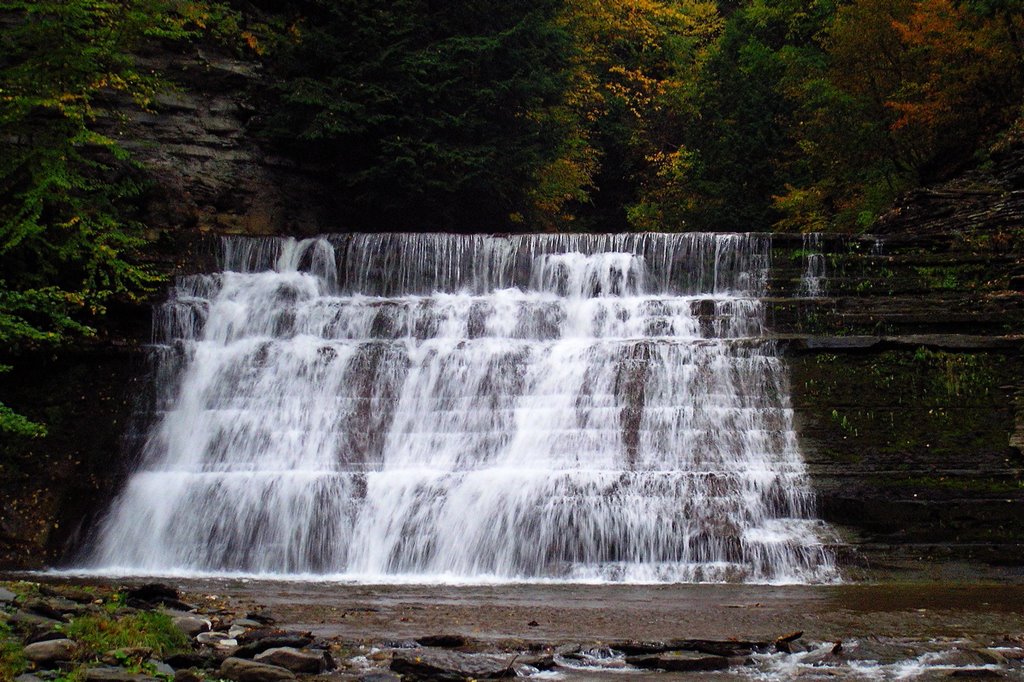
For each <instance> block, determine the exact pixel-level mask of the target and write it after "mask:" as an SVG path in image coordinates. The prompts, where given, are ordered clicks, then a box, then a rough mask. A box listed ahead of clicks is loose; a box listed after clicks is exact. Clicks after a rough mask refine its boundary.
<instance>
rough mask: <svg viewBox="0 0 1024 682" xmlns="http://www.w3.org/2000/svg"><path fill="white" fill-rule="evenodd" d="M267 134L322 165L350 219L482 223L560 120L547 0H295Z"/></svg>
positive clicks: (380, 224) (560, 41) (512, 192)
mask: <svg viewBox="0 0 1024 682" xmlns="http://www.w3.org/2000/svg"><path fill="white" fill-rule="evenodd" d="M292 4H293V6H294V7H295V11H296V13H297V15H298V16H297V18H296V19H295V21H294V23H293V29H292V35H293V40H292V42H291V44H290V45H289V46H287V47H283V48H282V49H281V51H280V52H279V54H278V59H276V60H275V61H274V62H273V63H272V67H273V70H274V71H275V72H276V73H277V74H278V76H279V78H280V84H279V86H278V87H277V89H276V90H275V92H274V93H273V94H274V97H273V100H272V102H271V103H269V104H268V109H270V110H272V111H274V112H275V113H274V114H273V115H272V116H271V117H270V120H269V121H268V125H267V127H266V132H267V134H268V135H270V136H272V137H273V138H275V139H277V140H278V141H280V142H282V143H283V144H284V145H286V146H290V147H291V149H292V151H293V153H296V154H297V155H298V156H299V157H300V158H303V159H306V160H307V161H308V160H310V159H312V160H314V161H317V162H320V163H322V164H324V165H325V166H328V167H329V168H330V169H331V172H332V173H333V174H334V176H335V177H336V179H337V183H338V190H339V196H338V206H339V218H340V220H342V221H343V225H344V226H346V227H351V228H354V229H364V230H372V229H428V230H429V229H450V230H472V229H496V228H499V227H501V226H502V225H507V224H508V223H509V222H510V220H511V216H513V215H514V214H516V213H520V214H521V213H522V212H523V211H524V210H525V207H526V204H527V203H528V202H527V198H526V197H527V195H528V193H529V191H530V189H531V187H532V186H533V185H534V182H535V178H536V177H537V174H538V172H539V171H540V169H541V168H543V167H545V166H546V165H547V164H549V163H550V162H551V161H552V159H553V152H554V150H555V149H557V148H558V147H559V145H560V144H561V142H560V141H561V139H562V134H561V132H560V130H559V129H558V128H559V125H558V124H559V121H558V119H557V117H551V116H545V115H543V113H544V112H545V111H546V109H547V108H549V107H552V106H554V105H556V104H558V102H559V99H560V97H561V96H562V93H563V91H564V89H565V83H564V66H565V64H566V51H567V49H568V45H567V43H566V37H565V35H564V33H563V32H562V31H561V30H560V29H559V27H558V26H557V25H556V24H555V23H554V21H553V17H554V13H555V11H556V10H557V3H555V2H553V1H552V0H531V1H530V2H520V3H506V2H499V1H497V0H495V1H492V2H449V3H443V4H439V5H436V6H435V5H432V4H428V3H424V2H420V1H418V0H401V1H399V2H379V1H377V2H356V1H355V0H343V1H340V2H336V1H333V0H331V1H328V0H305V1H303V2H296V3H292Z"/></svg>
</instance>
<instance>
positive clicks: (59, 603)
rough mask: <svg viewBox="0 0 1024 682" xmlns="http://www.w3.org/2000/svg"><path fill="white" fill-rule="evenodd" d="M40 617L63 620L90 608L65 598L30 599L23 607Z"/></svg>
mask: <svg viewBox="0 0 1024 682" xmlns="http://www.w3.org/2000/svg"><path fill="white" fill-rule="evenodd" d="M23 608H24V609H25V610H26V611H30V612H31V613H34V614H36V615H38V616H43V617H45V618H52V619H54V620H63V619H64V616H69V615H78V614H80V613H82V612H83V611H85V610H86V609H87V608H88V607H87V606H83V605H81V604H79V603H77V602H73V601H71V600H70V599H65V598H64V597H46V598H44V599H30V600H28V601H26V602H25V605H24V607H23Z"/></svg>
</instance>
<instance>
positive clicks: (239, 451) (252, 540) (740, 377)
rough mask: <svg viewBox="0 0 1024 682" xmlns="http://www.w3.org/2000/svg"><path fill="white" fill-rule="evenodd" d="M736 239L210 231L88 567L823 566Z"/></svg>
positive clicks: (510, 573)
mask: <svg viewBox="0 0 1024 682" xmlns="http://www.w3.org/2000/svg"><path fill="white" fill-rule="evenodd" d="M770 247H771V242H770V237H768V236H766V235H755V234H701V233H694V234H630V235H523V236H511V237H491V236H458V235H439V234H364V235H337V236H325V237H319V238H314V239H306V240H302V241H297V240H294V239H242V238H229V239H226V240H225V242H224V245H223V254H222V266H223V270H222V271H221V272H219V273H216V274H208V275H195V276H189V277H182V278H180V279H179V280H178V281H177V283H176V284H175V286H174V288H173V290H172V292H171V295H170V298H169V300H168V301H167V303H166V304H164V305H163V306H162V307H161V308H160V309H159V310H158V311H157V313H156V315H155V318H154V338H155V344H154V349H153V352H154V353H155V354H156V356H157V367H158V371H157V372H156V373H155V376H156V379H155V380H156V381H157V382H158V386H157V389H158V399H157V404H156V407H155V410H154V414H153V416H152V419H151V425H150V427H149V432H148V435H147V438H146V441H145V446H144V448H143V451H142V452H141V453H140V454H139V465H138V468H137V470H136V471H135V472H134V473H133V474H132V475H131V476H130V478H129V479H128V481H127V483H126V485H125V488H124V490H123V491H122V492H121V494H120V495H119V496H118V497H117V498H116V499H115V500H114V502H113V504H112V507H111V509H110V511H109V513H108V514H107V516H106V518H105V519H104V521H103V522H102V525H101V526H100V527H99V529H98V531H97V538H96V542H95V544H94V546H93V548H92V550H91V552H90V555H89V556H88V557H87V559H86V564H87V565H88V566H89V567H91V568H93V569H102V570H105V571H109V572H120V573H125V572H127V573H144V574H181V573H197V572H199V573H203V572H205V573H232V574H260V575H265V574H272V575H297V574H298V575H318V576H323V575H330V576H334V577H337V578H339V579H353V580H366V581H387V580H415V581H466V580H469V581H476V580H492V579H493V580H533V579H555V580H577V581H635V582H649V581H716V582H717V581H750V582H814V581H827V580H832V579H834V578H835V575H836V573H835V568H834V563H833V559H832V555H831V552H830V550H829V549H828V547H827V539H828V537H829V535H828V529H827V528H826V527H825V526H824V524H822V523H821V522H820V521H817V520H815V518H814V509H813V496H812V493H811V491H810V488H809V485H808V480H807V474H806V471H805V467H804V464H803V461H802V459H801V456H800V451H799V447H798V443H797V438H796V434H795V432H794V429H793V414H792V410H791V408H790V406H789V402H788V387H787V379H786V372H785V369H784V367H783V365H782V363H781V361H780V359H779V357H778V356H777V353H776V351H775V347H774V344H773V343H772V341H771V340H770V339H768V338H766V335H765V322H764V313H763V309H762V303H761V301H760V299H759V296H761V295H762V294H763V293H764V289H765V286H766V281H767V276H768V270H769V267H770Z"/></svg>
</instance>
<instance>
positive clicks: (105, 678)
mask: <svg viewBox="0 0 1024 682" xmlns="http://www.w3.org/2000/svg"><path fill="white" fill-rule="evenodd" d="M82 680H83V682H161V680H159V679H157V678H155V677H150V676H149V675H143V674H141V673H133V672H129V671H127V670H125V669H124V668H113V667H103V668H89V669H88V670H86V671H85V673H84V674H83V676H82Z"/></svg>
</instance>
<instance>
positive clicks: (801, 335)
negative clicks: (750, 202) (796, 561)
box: [769, 226, 1024, 574]
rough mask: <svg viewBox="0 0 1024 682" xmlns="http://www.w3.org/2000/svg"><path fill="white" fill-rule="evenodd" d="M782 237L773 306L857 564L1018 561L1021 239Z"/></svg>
mask: <svg viewBox="0 0 1024 682" xmlns="http://www.w3.org/2000/svg"><path fill="white" fill-rule="evenodd" d="M947 227H948V226H947ZM774 245H775V250H774V254H773V255H774V263H773V265H774V267H773V274H774V279H773V282H772V284H771V288H772V290H773V291H774V292H775V293H776V294H777V295H778V296H777V298H775V299H774V300H773V307H774V310H773V313H772V312H770V313H769V316H770V319H772V320H773V321H772V323H771V324H772V327H773V329H774V331H775V333H776V334H778V335H780V337H782V338H783V339H784V340H785V343H786V344H788V348H787V351H786V357H787V359H788V364H789V367H790V373H791V375H790V378H791V390H792V400H793V406H794V409H795V411H796V423H797V430H798V432H799V434H800V442H801V448H802V451H803V453H804V457H805V458H806V460H807V462H808V467H809V470H810V472H811V475H812V478H813V480H814V487H815V490H816V492H817V494H818V499H819V512H820V513H821V515H822V516H823V517H824V518H825V519H826V520H828V521H831V522H833V523H834V524H837V525H840V526H841V527H844V528H845V529H846V530H847V532H848V536H847V541H848V542H850V543H851V547H852V548H853V549H854V550H855V553H854V554H851V555H850V565H852V566H855V567H859V568H864V569H869V570H870V569H874V568H886V567H896V568H899V569H909V570H925V571H932V572H938V573H940V574H941V572H942V571H945V570H949V568H950V565H949V562H950V561H952V562H978V563H980V564H1007V565H1016V566H1019V565H1020V564H1021V563H1022V562H1024V545H1022V541H1024V530H1022V529H1024V504H1022V502H1024V482H1022V478H1021V471H1022V467H1024V458H1022V456H1021V445H1022V435H1021V434H1022V431H1021V429H1022V426H1024V410H1022V407H1024V400H1022V395H1024V381H1022V380H1024V364H1022V361H1021V355H1020V350H1021V347H1022V343H1024V337H1022V336H1021V330H1024V295H1022V294H1021V292H1020V291H1018V290H1017V288H1018V287H1019V277H1020V271H1021V265H1020V262H1019V255H1018V254H1019V251H1018V250H1017V249H1016V248H1014V247H1015V244H1014V243H1013V240H1012V238H1011V236H1010V235H1009V234H1006V233H1000V232H998V231H994V232H993V234H991V235H978V233H974V236H973V237H966V238H965V237H957V236H955V235H953V234H952V233H950V232H947V233H945V234H939V235H934V234H933V235H928V234H919V235H910V234H906V233H903V234H900V235H888V236H882V237H879V238H877V239H876V238H874V237H861V238H840V237H832V238H821V239H817V240H815V239H807V238H804V239H801V238H800V237H795V238H792V239H786V238H782V237H779V236H776V238H775V241H774ZM809 278H817V280H818V281H817V285H818V291H817V292H816V293H817V295H816V296H808V295H807V289H808V284H807V280H808V279H809ZM790 292H796V296H793V295H792V294H791V293H790ZM773 314H774V315H773ZM772 315H773V317H772ZM927 560H944V561H945V563H944V564H943V565H942V567H939V565H938V564H934V565H933V564H929V563H928V561H927Z"/></svg>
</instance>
